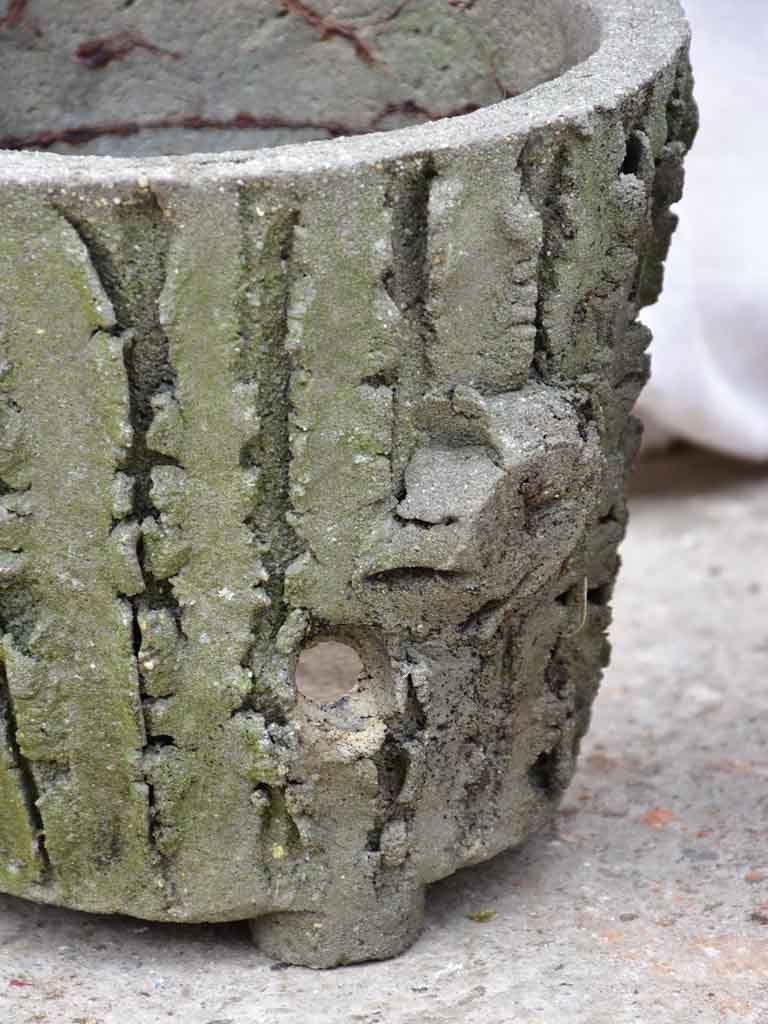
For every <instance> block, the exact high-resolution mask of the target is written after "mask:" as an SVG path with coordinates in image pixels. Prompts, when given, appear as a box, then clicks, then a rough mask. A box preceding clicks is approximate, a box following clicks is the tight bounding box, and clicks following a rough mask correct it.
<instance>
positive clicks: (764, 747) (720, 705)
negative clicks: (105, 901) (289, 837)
mask: <svg viewBox="0 0 768 1024" xmlns="http://www.w3.org/2000/svg"><path fill="white" fill-rule="evenodd" d="M633 513H634V514H633V519H632V525H631V529H630V533H629V537H628V540H627V542H626V544H625V545H624V549H623V553H624V573H623V578H622V581H621V584H620V587H619V589H618V591H617V595H616V620H615V625H614V628H613V634H612V635H613V643H614V659H613V664H612V667H611V669H610V671H609V672H608V674H607V676H606V679H605V682H604V685H603V689H602V691H601V694H600V697H599V698H598V701H597V705H596V709H595V717H594V724H593V728H592V730H591V732H590V734H589V737H588V739H587V741H586V742H585V745H584V749H583V755H582V761H581V768H580V770H579V773H578V777H577V778H576V780H575V782H574V784H573V786H572V787H571V789H570V791H569V792H568V794H567V796H566V798H565V801H564V804H563V807H562V810H561V813H560V815H559V817H558V819H557V821H556V823H555V824H554V825H553V826H552V827H551V828H550V829H549V830H548V831H546V832H545V833H544V834H542V835H540V836H539V837H537V838H536V839H534V840H533V841H532V842H531V843H529V844H528V845H527V846H526V847H525V849H523V850H522V851H519V852H516V853H508V854H504V855H502V856H500V857H498V858H496V860H494V861H493V862H491V863H490V864H487V865H483V866H480V867H477V868H472V869H469V870H465V871H463V872H461V873H460V874H459V875H457V876H455V877H454V878H451V879H448V880H446V881H444V882H441V883H439V884H438V885H435V886H433V887H432V889H431V890H430V895H429V900H428V912H427V927H426V930H425V932H424V934H423V936H422V938H421V939H420V941H419V942H418V943H417V944H416V946H415V947H414V948H413V949H411V950H410V951H409V952H408V953H406V954H405V955H403V956H402V957H400V958H399V959H397V960H394V961H390V962H386V963H379V964H367V965H363V966H358V967H348V968H342V969H338V970H336V971H332V972H314V971H310V970H305V969H301V968H292V967H291V968H286V967H284V966H282V965H275V964H272V963H270V962H269V961H268V960H266V959H265V958H264V957H262V956H261V955H260V954H259V953H258V951H256V950H255V949H254V948H253V947H252V946H251V945H250V944H249V941H248V935H247V932H246V930H245V928H244V927H242V926H240V925H237V926H221V925H219V926H210V927H198V926H187V927H184V926H180V927H176V926H164V925H146V924H144V923H142V922H140V921H137V920H133V919H130V918H107V917H92V916H88V915H85V914H78V913H73V912H69V911H64V910H56V909H52V908H41V907H36V906H34V905H32V904H28V903H25V902H23V901H21V900H16V899H13V898H10V897H0V1022H1V1024H33V1022H34V1024H113V1022H114V1024H117V1022H120V1024H122V1022H128V1024H160V1022H163V1021H168V1022H169V1024H172V1022H176V1021H178V1022H179V1024H182V1022H183V1024H281V1022H283V1021H290V1022H291V1024H303V1022H311V1024H331V1022H333V1024H338V1022H348V1021H349V1022H355V1024H451V1022H462V1024H491V1022H493V1024H561V1022H562V1024H646V1022H648V1024H650V1022H653V1024H657V1022H658V1024H666V1022H674V1024H693V1022H696V1024H709V1022H713V1024H714V1022H718V1024H719V1022H728V1024H730V1022H745V1024H768V686H767V685H766V684H767V683H768V578H767V577H768V470H763V471H760V470H757V469H754V468H749V467H745V466H740V465H738V464H735V463H728V462H725V461H721V460H718V459H716V458H715V457H713V456H708V455H705V454H703V453H682V454H677V455H674V456H667V457H665V458H663V459H657V460H654V461H650V462H647V463H645V465H644V466H643V467H642V469H641V471H640V473H639V474H638V477H637V479H636V483H635V493H634V501H633ZM483 911H489V912H493V914H494V916H492V917H491V915H490V913H489V914H485V915H482V914H481V917H482V918H489V917H491V919H490V920H486V919H483V920H472V919H471V918H470V917H468V916H467V915H468V914H476V913H477V912H483Z"/></svg>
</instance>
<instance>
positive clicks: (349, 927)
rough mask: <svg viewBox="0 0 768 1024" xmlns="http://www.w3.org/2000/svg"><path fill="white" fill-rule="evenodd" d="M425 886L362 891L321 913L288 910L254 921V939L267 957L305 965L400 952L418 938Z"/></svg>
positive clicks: (376, 957) (377, 957) (335, 964)
mask: <svg viewBox="0 0 768 1024" xmlns="http://www.w3.org/2000/svg"><path fill="white" fill-rule="evenodd" d="M423 921H424V888H423V886H419V887H418V888H417V889H408V890H406V891H403V892H398V891H396V890H395V891H392V890H388V891H387V892H386V893H382V894H374V893H373V892H372V891H371V890H368V892H365V891H363V892H359V893H357V895H356V898H355V899H343V900H340V901H339V902H338V904H336V905H333V906H331V907H328V908H326V909H325V910H324V911H321V912H311V911H284V912H282V913H277V914H265V915H264V916H263V917H258V918H255V919H254V920H252V921H251V934H252V936H253V941H254V942H255V944H256V945H257V946H258V947H259V949H261V950H262V952H264V953H265V954H266V955H267V956H269V957H272V958H273V959H275V960H278V961H282V962H284V963H290V964H296V965H297V966H302V967H315V968H325V967H338V966H341V965H343V964H354V963H360V962H361V961H364V960H385V959H387V958H388V957H392V956H397V954H398V953H402V951H403V950H404V949H407V948H408V946H410V945H411V944H412V943H413V942H414V941H415V940H416V938H417V937H418V935H419V932H420V931H421V928H422V925H423Z"/></svg>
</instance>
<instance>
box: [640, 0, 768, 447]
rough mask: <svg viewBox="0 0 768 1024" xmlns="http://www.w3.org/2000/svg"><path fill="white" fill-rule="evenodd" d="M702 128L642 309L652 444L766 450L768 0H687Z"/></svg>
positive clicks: (645, 414)
mask: <svg viewBox="0 0 768 1024" xmlns="http://www.w3.org/2000/svg"><path fill="white" fill-rule="evenodd" d="M686 8H687V11H688V17H689V19H690V21H691V26H692V29H693V54H692V56H693V68H694V75H695V78H696V97H697V100H698V102H699V106H700V110H701V129H700V131H699V135H698V138H697V140H696V143H695V145H694V148H693V150H692V152H691V153H690V155H689V156H688V159H687V162H686V192H685V197H684V199H683V201H682V202H681V203H680V204H679V206H678V207H677V208H676V212H677V213H678V214H679V215H680V224H679V227H678V229H677V231H676V232H675V235H674V237H673V240H672V250H671V253H670V256H669V260H668V262H667V273H666V276H665V285H664V292H663V294H662V297H661V299H660V301H659V303H658V304H657V305H656V306H652V307H650V308H648V309H646V310H644V311H643V314H642V319H643V320H644V321H645V322H646V323H647V324H648V325H649V327H651V329H652V330H653V333H654V342H653V345H652V348H651V352H652V356H653V370H652V375H651V381H650V383H649V385H648V387H647V388H646V390H645V391H644V392H643V395H642V396H641V398H640V401H639V403H638V412H639V414H640V415H641V416H642V418H643V419H644V421H645V423H646V438H647V445H649V446H658V445H659V444H663V443H665V442H666V441H667V440H670V439H674V438H685V439H688V440H691V441H695V442H698V443H700V444H703V445H706V446H708V447H712V448H715V449H718V450H720V451H723V452H727V453H729V454H732V455H739V456H742V457H746V458H753V459H761V460H762V459H768V72H767V71H766V59H767V58H766V54H768V0H687V2H686Z"/></svg>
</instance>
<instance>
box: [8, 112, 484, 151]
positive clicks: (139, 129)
mask: <svg viewBox="0 0 768 1024" xmlns="http://www.w3.org/2000/svg"><path fill="white" fill-rule="evenodd" d="M479 109H480V106H479V104H476V103H467V104H465V105H464V106H463V107H459V108H457V109H455V110H445V111H431V110H429V109H427V108H426V107H424V106H422V105H421V104H419V103H416V102H415V101H413V100H405V101H403V102H402V103H388V104H387V105H386V106H385V107H383V108H382V110H380V111H379V112H378V113H377V114H376V115H375V116H374V117H373V118H372V119H371V120H370V121H369V122H368V123H367V124H364V125H353V124H345V123H343V122H341V121H311V120H307V121H301V120H296V119H294V118H282V117H277V116H273V115H269V114H267V115H258V114H250V113H248V112H246V111H240V112H239V113H237V114H236V115H235V116H234V117H231V118H215V117H201V116H200V115H198V114H183V115H180V116H179V117H168V118H155V119H152V120H148V121H119V122H118V121H115V122H107V123H97V124H92V125H77V126H75V127H73V128H62V129H59V130H53V129H51V130H46V131H40V132H34V133H32V134H31V135H5V136H3V137H2V138H0V149H11V150H17V149H42V150H44V149H50V147H51V146H55V145H57V144H59V143H64V144H66V145H68V146H83V145H85V144H86V143H88V142H92V141H93V140H94V139H100V138H105V137H108V136H113V137H115V138H122V139H124V138H130V137H131V136H133V135H140V134H141V133H143V132H155V131H164V130H172V129H183V130H186V131H204V130H213V131H256V130H261V131H270V130H279V129H285V130H287V131H318V132H325V133H326V134H327V137H328V138H330V139H335V138H339V137H341V136H349V135H367V134H369V133H370V132H375V131H376V130H377V129H378V127H379V125H380V124H381V122H382V121H383V120H385V119H386V118H387V117H392V116H396V115H398V114H399V115H402V116H408V117H410V116H413V117H423V118H424V119H425V120H427V121H440V120H442V119H443V118H449V117H462V116H463V115H464V114H471V113H473V112H474V111H475V110H479Z"/></svg>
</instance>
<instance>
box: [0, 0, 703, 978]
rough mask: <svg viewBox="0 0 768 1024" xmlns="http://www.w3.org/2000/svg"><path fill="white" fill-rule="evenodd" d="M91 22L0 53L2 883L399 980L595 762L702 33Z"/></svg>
mask: <svg viewBox="0 0 768 1024" xmlns="http://www.w3.org/2000/svg"><path fill="white" fill-rule="evenodd" d="M105 6H107V5H104V4H103V3H102V2H99V3H96V2H95V0H92V2H85V3H83V2H77V3H75V2H73V0H67V2H56V3H53V2H52V0H48V2H42V0H41V2H40V3H36V4H34V5H30V7H29V8H27V5H25V4H24V3H11V4H10V5H9V6H8V8H7V13H6V15H5V18H4V19H3V20H2V23H1V24H0V67H1V68H2V71H0V76H1V77H2V78H3V79H4V81H3V83H2V84H3V93H4V96H5V97H6V101H5V107H4V110H3V112H2V119H3V120H2V128H1V130H0V135H2V145H3V146H4V147H5V148H6V149H7V150H8V152H5V153H3V154H2V156H1V157H0V185H1V188H2V193H1V194H2V234H1V235H0V343H1V346H2V364H1V366H0V388H1V399H2V407H1V412H0V415H1V416H2V438H1V440H0V476H1V477H2V489H1V490H2V496H1V497H0V583H1V585H2V589H0V617H1V620H2V675H1V676H0V706H1V707H2V715H0V889H2V890H4V891H6V892H9V893H14V894H16V895H20V896H24V897H27V898H29V899H33V900H38V901H44V902H50V903H58V904H61V905H64V906H69V907H77V908H80V909H83V910H89V911H100V912H119V913H128V914H133V915H135V916H137V917H142V918H146V919H149V920H159V921H160V920H171V921H222V920H229V919H244V918H248V919H253V921H254V925H253V928H254V935H255V938H256V939H257V941H258V943H259V944H260V945H261V946H262V947H263V949H264V950H265V951H266V952H268V953H269V954H271V955H273V956H275V957H278V958H280V959H284V960H288V961H291V962H296V963H303V964H309V965H312V966H329V965H333V964H337V963H347V962H353V961H357V960H364V959H369V958H376V957H386V956H390V955H392V954H394V953H397V952H398V951H400V950H401V949H403V948H404V947H405V946H406V945H407V944H408V943H409V942H411V941H412V940H413V938H414V937H415V935H416V934H417V933H418V930H419V926H420V921H421V915H422V902H423V892H424V887H425V885H427V884H428V883H429V882H432V881H434V880H436V879H439V878H442V877H444V876H445V875H448V874H450V873H451V872H453V871H455V870H456V869H457V868H458V867H461V866H462V865H466V864H472V863H477V862H479V861H482V860H484V859H486V858H488V857H491V856H493V855H494V854H495V853H497V852H498V851H500V850H503V849H505V848H507V847H509V846H513V845H515V844H518V843H520V842H522V841H523V840H524V839H525V837H526V836H527V835H528V834H529V833H530V832H531V831H532V830H533V829H536V828H539V827H540V826H541V825H542V823H544V822H545V821H547V819H548V818H550V817H551V815H552V813H553V811H554V810H555V808H556V806H557V801H558V798H559V796H560V794H561V793H562V791H563V789H564V787H565V786H566V785H567V783H568V781H569V779H570V777H571V774H572V771H573V767H574V759H575V756H576V751H577V748H578V744H579V740H580V737H581V736H582V735H583V733H584V731H585V729H586V727H587V722H588V717H589V708H590V703H591V700H592V698H593V696H594V693H595V690H596V687H597V684H598V680H599V676H600V672H601V668H602V666H603V665H604V664H605V661H606V658H607V650H608V649H607V643H606V639H605V629H606V626H607V624H608V621H609V608H608V601H609V597H610V593H611V587H612V584H613V579H614V575H615V572H616V567H617V558H616V546H617V544H618V542H619V540H620V539H621V536H622V531H623V528H624V522H625V509H624V501H623V496H622V495H623V486H624V481H625V478H626V474H627V467H628V464H629V461H630V460H631V458H632V455H633V453H634V451H635V448H636V445H637V428H636V425H635V423H634V421H632V420H631V419H630V416H629V414H630V409H631V407H632V404H633V402H634V400H635V398H636V396H637V394H638V391H639V389H640V387H641V385H642V383H643V381H644V379H645V376H646V372H647V365H646V359H645V356H644V354H643V352H644V349H645V347H646V344H647V341H648V333H647V331H646V330H645V329H644V328H643V327H642V326H641V325H640V324H638V323H637V322H636V317H637V314H638V311H639V309H640V308H641V306H642V305H643V304H645V303H648V302H650V301H653V300H654V299H655V298H656V296H657V293H658V290H659V286H660V278H661V260H662V259H663V257H664V254H665V252H666V248H667V245H668V242H669V237H670V234H671V231H672V228H673V225H674V218H673V217H672V215H671V214H670V213H669V205H670V203H671V202H674V201H675V200H677V198H678V197H679V194H680V187H681V181H682V175H681V162H682V157H683V155H684V153H685V151H686V149H687V147H688V146H689V144H690V142H691V139H692V136H693V132H694V130H695V107H694V105H693V101H692V99H691V95H690V88H691V79H690V72H689V67H688V63H687V29H686V25H685V22H684V20H683V18H682V15H681V12H680V9H679V7H678V4H677V3H676V0H655V2H654V3H653V4H649V3H648V2H647V0H590V2H588V3H587V2H583V0H536V2H533V3H531V2H530V0H526V2H522V0H519V2H518V0H515V2H510V0H504V2H501V0H498V2H497V0H477V2H475V3H458V2H447V0H424V2H421V0H413V2H411V3H409V2H407V0H406V2H405V3H403V2H400V3H395V2H394V0H389V2H386V3H378V4H371V3H366V2H363V0H346V2H344V3H338V4H334V5H329V4H325V3H323V4H320V3H318V5H317V7H316V8H315V7H312V8H310V7H309V6H307V5H304V4H301V3H297V2H294V0H291V2H288V0H283V2H277V0H275V2H266V0H265V2H257V0H250V2H246V0H242V2H237V3H236V2H227V3H221V4H216V5H210V4H205V3H196V4H186V5H178V8H179V12H181V13H179V14H176V11H175V8H176V6H177V5H168V4H161V3H159V2H155V0H145V2H143V3H141V4H137V5H135V6H133V7H131V6H129V5H127V4H122V5H114V7H115V10H114V12H113V13H111V14H109V15H105V14H104V8H105ZM118 8H119V9H118ZM213 8H215V9H216V17H215V18H213V17H212V15H211V11H212V10H213ZM182 14H183V17H182ZM95 25H97V26H98V29H97V30H96V31H94V26H95ZM220 57H221V62H219V58H220ZM526 90H527V91H526ZM513 93H521V95H519V96H516V97H514V98H507V99H504V97H505V96H509V95H510V94H513ZM501 100H503V102H499V101H501ZM475 108H482V109H475ZM454 114H455V115H456V116H445V117H443V118H442V119H437V118H439V117H440V116H441V115H454ZM430 118H435V120H430ZM372 129H376V130H378V131H377V133H374V134H370V133H369V134H358V135H357V136H356V137H349V138H331V136H339V135H351V134H352V133H353V132H356V131H357V132H366V131H368V132H370V130H372ZM383 129H393V130H390V131H386V132H385V131H383ZM311 138H317V139H324V140H325V141H314V142H307V141H305V140H307V139H311ZM284 143H288V145H283V144H284ZM290 143H298V144H290ZM244 146H247V147H258V146H261V147H264V146H277V147H278V148H271V149H269V148H262V149H260V150H259V151H255V150H254V151H247V152H246V151H241V152H229V153H212V152H209V153H206V154H205V155H201V154H200V153H199V152H197V154H196V155H190V156H175V157H164V156H155V155H153V154H157V153H163V152H173V153H179V152H185V151H188V152H190V153H194V152H195V151H199V150H201V149H205V150H220V149H223V148H229V149H233V148H235V147H244ZM19 148H26V150H28V151H23V152H13V151H12V150H13V149H19ZM32 150H35V151H32ZM43 150H59V151H60V152H58V153H57V152H44V151H43ZM81 153H85V154H91V155H72V154H81ZM106 153H115V154H118V155H119V156H121V157H122V158H121V159H109V158H107V157H106V156H104V155H100V154H106ZM331 645H335V647H334V646H331ZM339 645H341V646H339ZM337 653H341V654H342V655H345V656H346V659H347V662H346V663H347V664H351V665H352V666H353V675H357V676H358V678H357V682H356V683H355V685H354V686H353V687H352V689H351V690H349V692H347V693H345V694H343V695H341V696H339V695H338V691H337V692H336V695H335V699H328V700H325V701H323V700H319V699H318V697H317V692H315V694H314V696H313V695H312V693H310V692H308V691H307V692H302V689H304V687H303V686H302V684H301V682H300V683H299V686H298V687H297V683H296V679H297V665H298V668H299V671H298V678H299V680H301V678H302V673H305V671H306V663H307V661H308V660H311V659H312V657H321V658H325V660H326V662H327V661H328V658H329V657H331V659H332V658H333V656H334V654H337ZM335 664H336V665H337V668H336V669H335V670H334V671H335V672H336V674H337V676H341V675H342V674H343V671H344V664H345V662H344V658H343V657H342V658H341V659H339V661H338V662H336V663H335ZM358 670H359V671H358ZM310 671H311V666H310ZM315 671H316V670H315ZM337 681H338V680H337Z"/></svg>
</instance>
